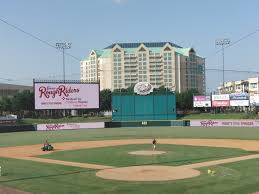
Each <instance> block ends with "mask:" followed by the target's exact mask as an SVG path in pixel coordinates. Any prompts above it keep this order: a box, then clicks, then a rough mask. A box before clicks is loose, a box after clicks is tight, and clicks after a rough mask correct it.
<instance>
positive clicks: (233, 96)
mask: <svg viewBox="0 0 259 194" xmlns="http://www.w3.org/2000/svg"><path fill="white" fill-rule="evenodd" d="M229 98H230V100H249V95H248V93H233V94H230V95H229Z"/></svg>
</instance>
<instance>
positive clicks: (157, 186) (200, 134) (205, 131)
mask: <svg viewBox="0 0 259 194" xmlns="http://www.w3.org/2000/svg"><path fill="white" fill-rule="evenodd" d="M153 137H156V138H230V139H259V128H217V127H215V128H193V127H192V128H187V127H145V128H117V129H89V130H70V131H46V132H21V133H3V134H0V146H1V147H5V146H15V145H28V144H38V143H42V142H43V141H44V140H45V139H46V138H48V139H49V142H50V143H55V142H65V141H67V142H68V141H85V140H102V139H136V138H153ZM54 145H55V144H54ZM149 146H150V145H149ZM39 149H40V148H39ZM132 149H135V148H132ZM179 149H180V148H179ZM181 149H183V148H181ZM217 149H218V148H217ZM220 149H221V148H220ZM223 149H224V148H223ZM232 151H233V152H235V151H236V150H235V149H231V152H232ZM222 153H223V154H226V155H227V154H229V153H227V152H226V153H225V152H222ZM206 154H210V153H209V152H208V153H206ZM99 155H100V154H99ZM98 157H99V156H98ZM186 157H187V156H186ZM188 157H190V156H188ZM100 159H101V158H100V157H99V159H98V160H100ZM141 162H143V161H141ZM0 165H1V167H2V171H3V176H0V184H1V185H7V186H12V187H15V188H18V189H21V190H25V191H29V192H33V193H35V194H59V193H61V194H85V193H87V194H100V193H101V194H132V193H133V194H158V193H159V194H168V193H170V194H208V193H209V194H219V193H220V194H249V193H252V192H255V191H259V185H258V181H259V159H254V160H246V161H241V162H236V163H232V164H231V163H229V164H224V165H218V166H215V167H210V168H212V169H215V170H216V176H214V177H212V176H209V175H208V174H207V173H206V171H207V169H208V168H202V169H201V170H202V174H201V176H198V177H195V178H191V179H185V180H177V181H165V182H146V183H143V182H123V181H113V180H105V179H101V178H99V177H96V176H95V173H96V171H95V170H88V169H83V168H77V167H69V166H62V165H54V164H45V163H38V162H32V161H23V160H16V159H7V158H0Z"/></svg>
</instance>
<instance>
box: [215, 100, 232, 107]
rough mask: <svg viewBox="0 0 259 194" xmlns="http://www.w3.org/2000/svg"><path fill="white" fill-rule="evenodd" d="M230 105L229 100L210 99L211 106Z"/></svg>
mask: <svg viewBox="0 0 259 194" xmlns="http://www.w3.org/2000/svg"><path fill="white" fill-rule="evenodd" d="M229 105H230V103H229V100H218V101H212V106H213V107H228V106H229Z"/></svg>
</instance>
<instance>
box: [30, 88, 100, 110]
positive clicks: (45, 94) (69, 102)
mask: <svg viewBox="0 0 259 194" xmlns="http://www.w3.org/2000/svg"><path fill="white" fill-rule="evenodd" d="M34 98H35V109H36V110H37V109H96V108H99V84H83V83H82V84H80V83H79V84H77V83H34Z"/></svg>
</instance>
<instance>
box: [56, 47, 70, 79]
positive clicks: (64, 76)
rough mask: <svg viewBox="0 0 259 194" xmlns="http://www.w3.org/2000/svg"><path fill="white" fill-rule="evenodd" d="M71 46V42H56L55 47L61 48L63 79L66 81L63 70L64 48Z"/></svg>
mask: <svg viewBox="0 0 259 194" xmlns="http://www.w3.org/2000/svg"><path fill="white" fill-rule="evenodd" d="M71 46H72V43H71V42H57V43H56V48H57V49H62V53H63V80H64V82H65V81H66V72H65V49H70V48H71Z"/></svg>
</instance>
